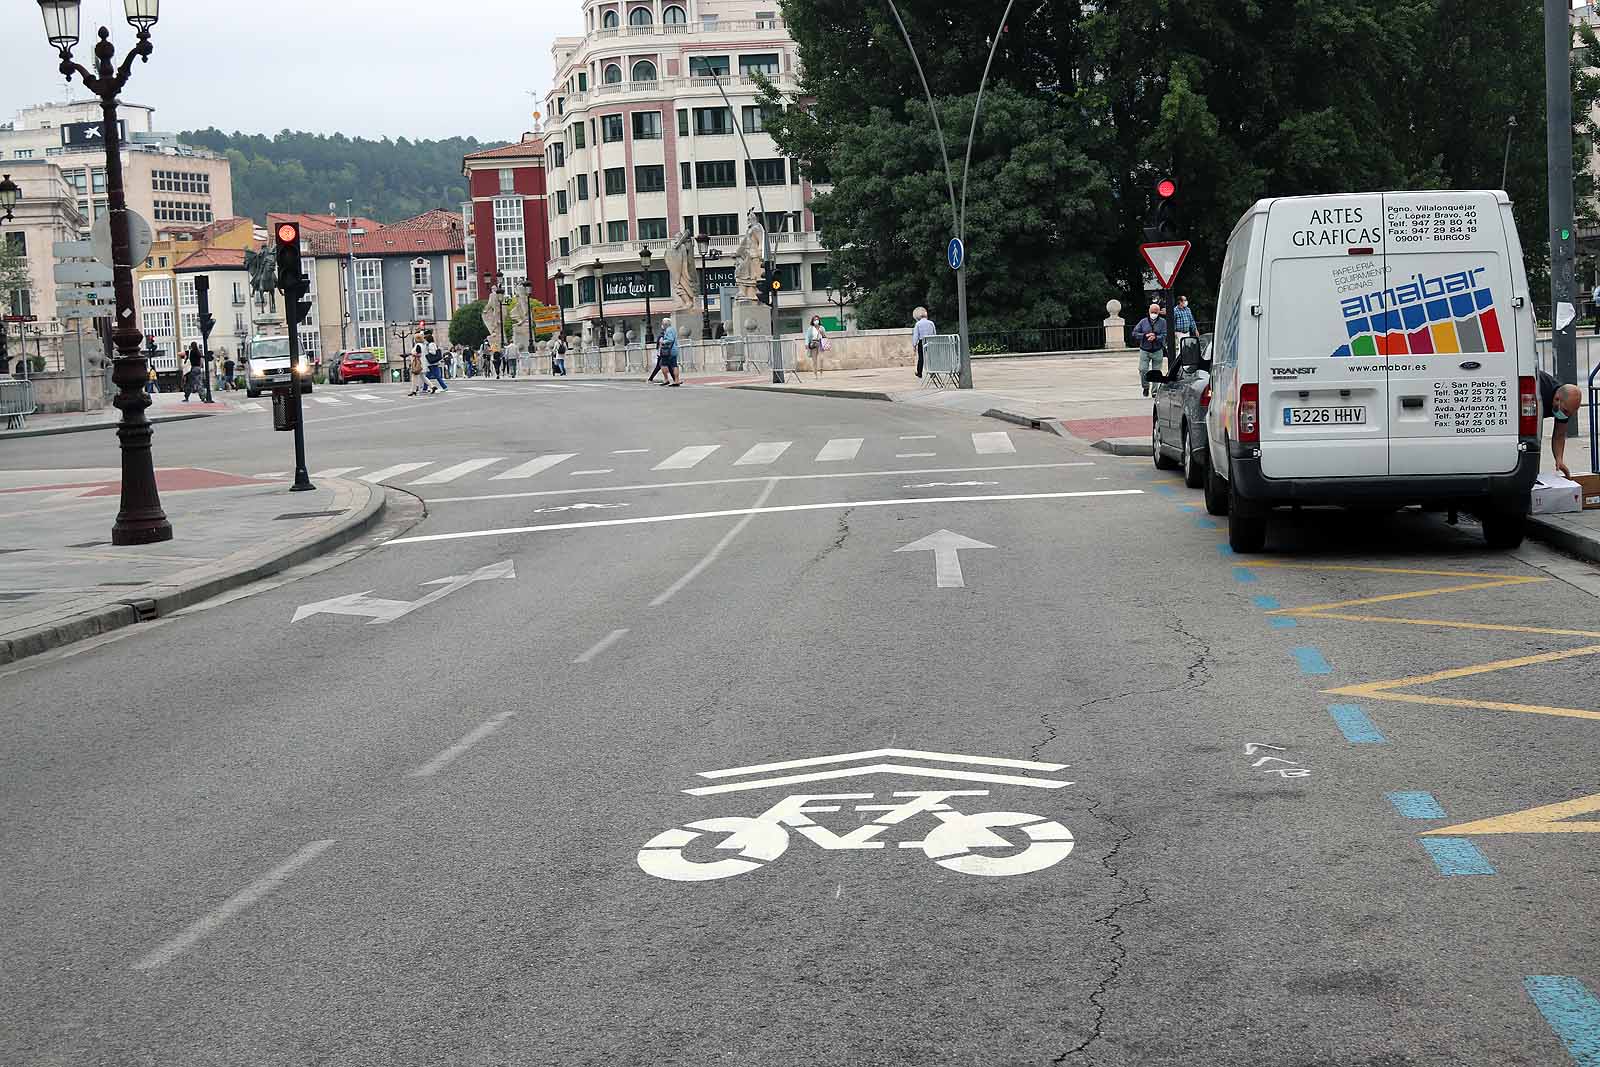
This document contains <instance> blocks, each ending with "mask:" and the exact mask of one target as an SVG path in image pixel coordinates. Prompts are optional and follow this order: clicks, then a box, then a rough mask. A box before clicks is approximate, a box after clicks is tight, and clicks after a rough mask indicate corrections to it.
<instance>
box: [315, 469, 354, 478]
mask: <svg viewBox="0 0 1600 1067" xmlns="http://www.w3.org/2000/svg"><path fill="white" fill-rule="evenodd" d="M360 469H361V468H360V467H329V468H328V469H327V470H325V471H314V472H313V473H312V475H311V477H313V478H338V477H339V476H341V475H344V474H349V473H350V472H351V471H358V470H360Z"/></svg>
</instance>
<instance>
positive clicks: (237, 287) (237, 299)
mask: <svg viewBox="0 0 1600 1067" xmlns="http://www.w3.org/2000/svg"><path fill="white" fill-rule="evenodd" d="M244 289H245V286H244V282H234V283H233V306H234V307H236V308H238V307H244V300H245V296H244Z"/></svg>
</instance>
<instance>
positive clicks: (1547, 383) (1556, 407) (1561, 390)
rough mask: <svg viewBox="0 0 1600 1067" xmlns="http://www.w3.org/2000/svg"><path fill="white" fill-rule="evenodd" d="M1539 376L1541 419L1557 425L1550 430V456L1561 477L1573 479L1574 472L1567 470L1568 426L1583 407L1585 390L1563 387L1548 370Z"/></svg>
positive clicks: (1570, 386)
mask: <svg viewBox="0 0 1600 1067" xmlns="http://www.w3.org/2000/svg"><path fill="white" fill-rule="evenodd" d="M1538 376H1539V410H1540V411H1542V412H1543V413H1544V414H1543V415H1542V416H1541V417H1542V418H1546V419H1555V423H1556V424H1555V426H1554V427H1552V428H1551V430H1550V455H1552V456H1553V457H1555V461H1556V470H1558V471H1560V472H1561V476H1562V477H1563V478H1571V477H1572V472H1571V471H1570V470H1568V469H1567V426H1568V425H1569V424H1570V423H1571V422H1572V420H1573V419H1574V418H1575V417H1576V416H1577V414H1578V409H1579V408H1581V407H1583V390H1582V389H1579V388H1578V387H1577V386H1576V385H1562V384H1561V383H1560V382H1558V381H1557V380H1556V376H1555V375H1554V374H1551V373H1550V372H1549V371H1546V370H1540V371H1539V372H1538Z"/></svg>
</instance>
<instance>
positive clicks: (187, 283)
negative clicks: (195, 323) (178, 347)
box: [178, 278, 200, 332]
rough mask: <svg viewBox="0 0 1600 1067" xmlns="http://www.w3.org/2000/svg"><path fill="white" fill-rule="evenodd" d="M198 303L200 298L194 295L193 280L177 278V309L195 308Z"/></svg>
mask: <svg viewBox="0 0 1600 1067" xmlns="http://www.w3.org/2000/svg"><path fill="white" fill-rule="evenodd" d="M199 302H200V298H199V297H198V296H196V295H195V291H194V279H193V278H179V279H178V306H179V307H186V308H192V307H194V306H196V305H197V304H198V303H199ZM185 332H188V331H185ZM197 332H198V331H197Z"/></svg>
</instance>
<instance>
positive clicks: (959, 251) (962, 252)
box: [945, 237, 967, 270]
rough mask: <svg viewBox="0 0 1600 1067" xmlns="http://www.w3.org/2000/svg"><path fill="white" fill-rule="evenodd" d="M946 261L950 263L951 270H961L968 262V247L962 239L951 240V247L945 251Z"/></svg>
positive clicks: (953, 238) (954, 238)
mask: <svg viewBox="0 0 1600 1067" xmlns="http://www.w3.org/2000/svg"><path fill="white" fill-rule="evenodd" d="M945 259H946V260H948V261H949V263H950V269H951V270H960V269H961V265H962V264H963V263H965V262H966V261H967V246H966V245H964V244H962V243H961V238H959V237H952V238H950V247H949V248H947V249H945Z"/></svg>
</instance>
